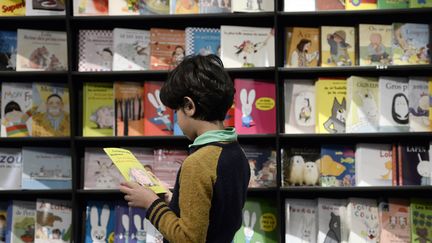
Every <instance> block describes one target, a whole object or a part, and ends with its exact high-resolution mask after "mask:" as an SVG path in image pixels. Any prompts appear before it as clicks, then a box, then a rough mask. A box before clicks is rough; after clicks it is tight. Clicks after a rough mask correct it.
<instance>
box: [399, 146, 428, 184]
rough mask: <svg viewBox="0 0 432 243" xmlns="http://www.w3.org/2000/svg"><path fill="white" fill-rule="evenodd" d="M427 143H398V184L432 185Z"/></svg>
mask: <svg viewBox="0 0 432 243" xmlns="http://www.w3.org/2000/svg"><path fill="white" fill-rule="evenodd" d="M431 168H432V166H431V162H430V161H429V144H428V145H427V146H426V145H420V144H418V145H417V144H399V146H398V170H399V185H401V186H402V185H403V186H405V185H422V186H428V185H432V182H431V181H432V178H431V171H432V170H431Z"/></svg>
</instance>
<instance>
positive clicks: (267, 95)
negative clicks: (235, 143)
mask: <svg viewBox="0 0 432 243" xmlns="http://www.w3.org/2000/svg"><path fill="white" fill-rule="evenodd" d="M234 87H235V89H236V90H237V92H236V94H235V96H234V103H235V104H236V106H235V114H234V115H235V128H236V130H237V132H238V133H239V134H271V133H275V132H276V107H275V104H276V103H275V102H276V91H275V84H274V82H271V81H264V80H249V79H236V80H234Z"/></svg>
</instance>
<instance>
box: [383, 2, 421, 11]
mask: <svg viewBox="0 0 432 243" xmlns="http://www.w3.org/2000/svg"><path fill="white" fill-rule="evenodd" d="M415 1H417V0H415ZM420 1H422V0H420ZM409 2H410V0H378V9H396V8H408V7H409V6H408V4H409Z"/></svg>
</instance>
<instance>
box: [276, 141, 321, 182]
mask: <svg viewBox="0 0 432 243" xmlns="http://www.w3.org/2000/svg"><path fill="white" fill-rule="evenodd" d="M320 159H321V151H320V148H319V147H289V148H284V149H283V153H282V186H284V187H289V186H318V185H319V179H320V163H321V162H320Z"/></svg>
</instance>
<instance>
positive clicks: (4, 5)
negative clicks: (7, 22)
mask: <svg viewBox="0 0 432 243" xmlns="http://www.w3.org/2000/svg"><path fill="white" fill-rule="evenodd" d="M25 5H26V1H25V0H2V1H1V2H0V9H1V11H0V16H24V15H25Z"/></svg>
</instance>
